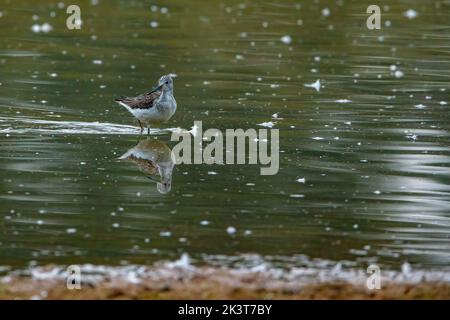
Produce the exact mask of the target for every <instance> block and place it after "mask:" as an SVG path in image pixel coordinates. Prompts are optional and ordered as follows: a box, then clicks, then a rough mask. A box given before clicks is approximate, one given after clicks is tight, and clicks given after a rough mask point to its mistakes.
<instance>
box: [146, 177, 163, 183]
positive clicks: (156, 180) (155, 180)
mask: <svg viewBox="0 0 450 320" xmlns="http://www.w3.org/2000/svg"><path fill="white" fill-rule="evenodd" d="M147 178H148V179H150V180H152V181H153V182H161V181H160V180H158V179H156V178H153V177H152V176H147Z"/></svg>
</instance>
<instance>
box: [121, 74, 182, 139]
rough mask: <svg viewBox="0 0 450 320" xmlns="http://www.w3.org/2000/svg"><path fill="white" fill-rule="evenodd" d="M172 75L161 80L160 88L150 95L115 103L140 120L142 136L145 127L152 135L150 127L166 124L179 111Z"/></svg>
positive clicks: (146, 94)
mask: <svg viewBox="0 0 450 320" xmlns="http://www.w3.org/2000/svg"><path fill="white" fill-rule="evenodd" d="M175 77H176V74H173V73H170V74H167V75H164V76H162V77H161V78H159V81H158V86H157V87H156V88H154V89H153V90H152V91H150V92H148V93H143V94H140V95H138V96H136V97H123V96H122V97H120V98H117V99H116V100H115V101H116V102H117V103H118V104H120V105H121V106H124V107H125V108H126V109H127V110H128V111H130V113H131V114H132V115H133V116H134V117H135V118H136V119H137V120H138V122H139V126H140V127H141V134H142V131H143V130H144V126H146V127H147V134H149V135H150V126H152V125H156V124H160V123H164V122H167V121H169V119H170V118H171V117H172V116H173V115H174V113H175V111H177V102H176V101H175V98H174V97H173V80H172V79H173V78H175Z"/></svg>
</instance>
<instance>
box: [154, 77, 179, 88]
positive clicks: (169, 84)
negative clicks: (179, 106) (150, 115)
mask: <svg viewBox="0 0 450 320" xmlns="http://www.w3.org/2000/svg"><path fill="white" fill-rule="evenodd" d="M176 76H177V75H176V74H174V73H169V74H166V75H164V76H162V77H161V78H159V81H158V86H159V87H161V88H162V89H163V90H167V91H173V78H175V77H176Z"/></svg>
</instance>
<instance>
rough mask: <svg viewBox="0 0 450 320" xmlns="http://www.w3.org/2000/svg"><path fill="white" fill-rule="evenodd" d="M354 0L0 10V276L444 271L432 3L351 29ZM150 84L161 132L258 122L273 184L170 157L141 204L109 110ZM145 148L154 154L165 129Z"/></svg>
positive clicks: (447, 194)
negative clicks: (76, 269) (167, 77)
mask: <svg viewBox="0 0 450 320" xmlns="http://www.w3.org/2000/svg"><path fill="white" fill-rule="evenodd" d="M369 4H372V3H371V2H370V1H320V2H319V1H283V2H268V1H264V2H263V1H253V2H250V1H247V2H238V1H231V2H227V3H225V2H223V3H222V2H212V1H211V2H202V3H196V4H193V3H192V2H190V1H170V2H167V3H166V2H164V3H162V2H161V3H160V2H149V1H143V2H138V1H102V0H100V1H90V2H89V1H80V7H81V10H82V19H83V25H82V29H81V30H72V31H71V30H68V29H67V28H66V27H65V19H66V17H67V15H66V14H65V5H64V4H61V3H59V2H57V1H39V3H36V2H34V1H20V2H17V1H3V4H2V5H1V6H0V110H1V113H0V265H8V266H12V267H23V266H26V265H28V264H30V263H31V264H36V263H37V264H46V263H54V264H77V263H95V264H109V265H117V264H127V263H133V264H150V263H153V262H155V261H158V260H161V259H176V258H178V257H179V256H180V255H181V254H182V253H184V252H187V253H189V255H190V256H191V257H192V258H193V259H194V261H195V262H198V263H202V262H211V261H214V263H219V264H220V263H226V262H225V261H227V259H228V260H230V259H231V260H232V259H233V257H236V256H241V255H243V254H258V255H261V256H269V257H271V259H274V260H278V261H280V264H281V265H283V264H286V265H287V264H288V263H293V261H294V262H295V261H296V259H297V258H296V257H303V256H307V257H309V258H310V259H324V260H330V261H336V262H337V261H343V260H345V261H347V262H348V263H349V264H353V265H357V266H366V265H367V264H368V263H369V262H377V263H379V264H381V265H383V266H387V267H389V268H398V267H399V266H400V265H401V264H403V263H404V262H406V261H407V262H409V263H411V264H412V266H413V267H421V268H438V269H439V268H444V267H446V266H448V265H449V263H450V253H449V247H450V239H449V236H450V210H449V208H450V204H449V201H450V184H449V182H450V168H449V167H450V139H449V136H450V117H449V105H448V102H449V92H450V85H449V80H450V60H449V59H448V57H449V53H450V51H449V49H450V47H449V43H450V41H449V40H450V33H449V28H450V26H449V23H448V22H449V21H450V10H449V9H450V7H449V4H448V2H447V3H446V2H445V1H431V2H424V1H391V2H390V4H389V6H386V7H384V8H382V29H381V30H373V31H371V30H368V29H367V28H366V27H365V24H366V17H367V14H366V13H365V12H366V8H367V6H368V5H369ZM324 9H328V11H327V10H324ZM408 9H413V10H415V11H416V12H417V17H415V18H414V19H410V18H408V17H406V16H405V15H404V13H405V12H406V11H407V10H408ZM45 23H48V24H50V25H51V30H50V31H49V32H34V31H33V30H32V28H33V25H42V24H45ZM286 36H289V37H286ZM170 72H175V73H177V74H178V76H179V77H178V78H176V79H175V96H176V99H177V101H178V111H177V113H176V115H175V116H174V118H173V119H172V120H171V122H170V123H169V124H168V125H167V126H166V127H165V128H184V129H187V130H189V129H190V128H191V127H192V125H193V122H194V120H201V121H203V126H204V128H219V129H221V130H225V129H226V128H244V129H246V128H260V126H258V124H260V123H264V122H270V121H271V122H273V123H274V124H275V127H274V128H277V129H279V130H280V170H279V173H278V174H277V175H275V176H261V175H260V174H259V167H258V166H251V165H240V166H237V165H224V166H219V165H213V166H210V165H182V164H181V165H177V166H175V167H174V169H173V173H172V185H171V189H170V192H168V193H160V192H158V189H157V186H156V184H155V183H154V182H153V181H151V180H150V179H148V178H147V177H146V174H144V173H143V172H142V171H140V167H139V166H137V165H136V163H133V162H132V161H119V160H118V158H119V157H120V156H121V155H123V154H124V153H126V152H127V151H128V150H129V149H131V148H133V147H135V146H137V145H138V143H139V142H140V141H142V140H145V139H147V138H146V137H145V136H143V137H139V129H138V126H137V123H136V122H134V120H133V118H132V117H131V116H130V115H129V114H128V113H127V112H126V110H124V109H123V108H121V107H120V106H118V105H115V104H114V102H113V100H114V98H115V97H117V96H120V95H134V94H138V93H142V92H145V91H148V90H149V89H150V88H152V87H153V86H154V85H155V84H156V81H157V79H158V78H159V77H160V76H161V75H162V74H167V73H170ZM319 79H320V82H321V88H320V91H316V90H315V89H314V88H311V87H306V86H305V84H312V83H314V82H315V81H317V80H319ZM275 114H276V116H274V115H275ZM150 139H157V140H158V141H161V142H162V143H165V144H166V145H167V147H168V148H173V146H174V142H171V141H170V131H167V130H159V129H155V130H153V131H152V136H151V138H150ZM229 227H233V228H235V230H236V232H235V233H232V234H230V233H229V232H227V229H228V231H230V230H233V229H229ZM298 260H299V263H302V261H303V260H302V259H300V258H299V259H298Z"/></svg>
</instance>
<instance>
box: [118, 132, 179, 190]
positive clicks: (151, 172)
mask: <svg viewBox="0 0 450 320" xmlns="http://www.w3.org/2000/svg"><path fill="white" fill-rule="evenodd" d="M119 160H125V161H131V162H134V163H136V165H137V166H138V168H139V170H140V171H142V172H143V173H144V174H145V175H146V176H147V178H149V179H150V180H151V181H153V182H156V188H157V189H158V191H159V192H160V193H168V192H170V189H171V188H172V171H173V168H174V167H175V157H174V155H173V153H172V150H170V148H169V147H168V146H167V144H165V143H164V142H162V141H159V140H154V139H146V140H141V141H140V142H139V143H138V144H137V145H136V146H134V147H133V148H131V149H130V150H128V151H127V152H125V153H124V154H123V155H122V156H121V157H120V158H119Z"/></svg>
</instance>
